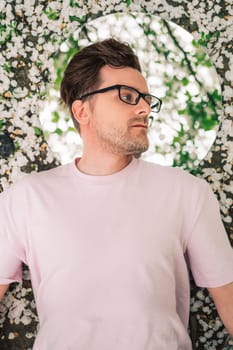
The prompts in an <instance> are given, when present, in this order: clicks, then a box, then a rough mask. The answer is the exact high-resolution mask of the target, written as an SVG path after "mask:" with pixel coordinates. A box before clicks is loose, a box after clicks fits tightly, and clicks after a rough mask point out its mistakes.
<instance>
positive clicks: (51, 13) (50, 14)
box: [44, 7, 59, 21]
mask: <svg viewBox="0 0 233 350" xmlns="http://www.w3.org/2000/svg"><path fill="white" fill-rule="evenodd" d="M44 13H45V14H46V15H47V17H48V19H51V20H53V21H55V20H56V19H58V18H59V12H57V11H54V10H53V9H52V8H51V7H49V8H48V9H47V10H45V11H44Z"/></svg>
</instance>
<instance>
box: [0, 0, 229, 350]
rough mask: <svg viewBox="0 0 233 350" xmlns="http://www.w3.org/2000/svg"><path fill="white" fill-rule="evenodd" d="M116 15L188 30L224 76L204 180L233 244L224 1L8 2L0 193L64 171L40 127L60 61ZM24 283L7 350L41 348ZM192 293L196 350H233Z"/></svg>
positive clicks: (3, 343)
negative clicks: (70, 45) (88, 29)
mask: <svg viewBox="0 0 233 350" xmlns="http://www.w3.org/2000/svg"><path fill="white" fill-rule="evenodd" d="M110 13H129V14H137V13H145V14H154V15H157V16H160V17H161V18H162V19H165V20H170V21H173V22H174V23H176V24H178V25H181V26H182V27H183V28H185V29H186V30H188V31H189V32H190V33H192V35H193V36H194V38H195V39H196V41H198V42H199V43H200V44H201V45H203V47H204V49H206V50H207V52H208V54H209V56H210V58H211V60H212V62H213V64H214V66H215V69H216V71H217V73H218V77H219V81H220V85H221V95H222V103H223V109H222V112H220V111H219V117H220V127H219V129H218V131H217V136H216V139H215V142H214V144H213V145H212V147H211V149H210V150H209V152H208V154H207V155H206V157H205V159H204V160H203V161H202V162H201V163H200V164H199V167H198V176H201V177H203V178H205V179H206V180H207V181H208V182H209V183H210V184H211V186H212V188H213V190H214V192H215V194H216V196H217V197H218V199H219V203H220V206H221V213H222V218H223V221H224V224H225V227H226V229H227V232H228V234H229V238H230V240H231V242H233V226H232V188H233V178H232V171H233V170H232V169H233V167H232V163H233V128H232V118H233V105H232V96H233V55H232V51H233V50H232V49H233V48H232V45H233V44H232V43H233V29H232V28H233V7H232V5H231V4H230V2H227V1H225V0H210V1H208V2H207V1H205V0H200V1H199V0H192V1H189V0H177V1H174V0H163V1H161V0H151V1H146V0H144V1H143V0H142V1H139V0H134V1H133V0H132V1H130V0H127V1H119V0H117V1H115V0H113V1H107V0H94V1H78V0H69V1H67V0H65V1H59V0H57V1H53V0H44V1H43V0H31V1H29V0H1V2H0V45H1V51H0V62H1V66H0V99H1V104H0V189H1V190H3V189H6V188H7V187H8V186H10V184H11V183H13V182H15V181H16V180H18V179H19V178H20V177H22V176H24V175H25V173H30V172H32V171H41V170H44V169H49V168H52V167H54V166H56V165H58V164H59V160H58V159H57V157H56V156H55V155H54V154H53V152H52V151H51V149H50V148H49V147H48V144H47V142H46V139H45V138H44V133H43V131H42V127H41V123H40V120H39V114H40V111H41V110H42V109H43V108H44V104H45V97H46V91H47V89H48V86H49V85H51V84H52V83H53V82H54V81H55V80H56V78H57V75H56V70H55V67H54V57H55V56H56V54H57V52H58V51H59V49H60V46H61V44H62V43H63V42H65V41H67V40H69V39H71V35H72V34H73V33H75V32H76V31H77V29H78V28H80V29H81V28H82V27H83V26H84V25H85V24H86V23H89V22H90V21H91V20H93V19H96V18H98V17H101V16H105V15H108V14H110ZM152 34H153V33H152ZM24 275H25V276H24V282H23V286H14V285H13V286H11V290H10V291H9V292H8V294H7V296H6V298H5V299H4V303H2V304H1V306H0V308H1V309H0V312H1V318H0V327H1V328H2V330H1V337H0V338H1V339H0V348H1V349H3V350H4V349H7V350H10V349H14V350H16V349H31V348H32V344H33V341H34V337H35V333H36V327H37V316H36V311H35V305H34V300H33V295H32V290H31V285H30V277H29V275H28V271H27V268H26V267H25V274H24ZM192 286H193V288H192V305H191V317H190V329H191V336H192V340H193V344H194V348H196V349H213V350H214V349H221V348H225V349H230V347H231V345H230V341H228V340H227V336H226V332H225V330H224V328H223V327H222V325H221V322H220V320H219V318H218V317H217V316H216V312H215V310H214V308H213V305H212V302H211V300H210V298H209V296H208V294H207V293H206V291H205V290H201V289H197V288H196V287H195V286H194V284H192ZM224 346H225V347H224Z"/></svg>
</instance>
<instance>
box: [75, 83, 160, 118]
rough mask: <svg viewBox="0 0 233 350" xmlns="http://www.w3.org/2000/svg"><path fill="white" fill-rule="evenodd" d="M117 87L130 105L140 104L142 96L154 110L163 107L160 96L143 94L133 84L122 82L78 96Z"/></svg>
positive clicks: (81, 98)
mask: <svg viewBox="0 0 233 350" xmlns="http://www.w3.org/2000/svg"><path fill="white" fill-rule="evenodd" d="M115 89H117V90H118V95H119V99H120V100H121V101H122V102H125V103H127V104H129V105H136V104H138V102H139V100H140V98H141V97H142V98H143V99H144V100H145V101H146V102H147V103H148V105H149V106H150V108H151V110H152V111H153V112H156V113H158V112H159V111H160V109H161V105H162V101H161V100H160V99H159V98H158V97H156V96H154V95H151V94H143V93H142V92H140V91H138V90H137V89H135V88H133V87H131V86H127V85H120V84H117V85H112V86H108V87H106V88H103V89H99V90H95V91H91V92H88V93H87V94H85V95H82V96H80V97H78V100H83V99H85V98H86V97H88V96H92V95H95V94H101V93H104V92H107V91H110V90H115Z"/></svg>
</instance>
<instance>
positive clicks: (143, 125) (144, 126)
mask: <svg viewBox="0 0 233 350" xmlns="http://www.w3.org/2000/svg"><path fill="white" fill-rule="evenodd" d="M132 127H134V128H144V129H147V125H145V124H135V125H132Z"/></svg>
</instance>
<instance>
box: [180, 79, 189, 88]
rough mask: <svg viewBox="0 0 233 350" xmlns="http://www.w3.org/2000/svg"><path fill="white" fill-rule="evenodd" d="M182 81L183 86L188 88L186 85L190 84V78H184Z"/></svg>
mask: <svg viewBox="0 0 233 350" xmlns="http://www.w3.org/2000/svg"><path fill="white" fill-rule="evenodd" d="M181 81H182V84H183V85H184V86H186V85H188V84H189V80H188V78H186V77H184V78H183V79H182V80H181Z"/></svg>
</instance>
